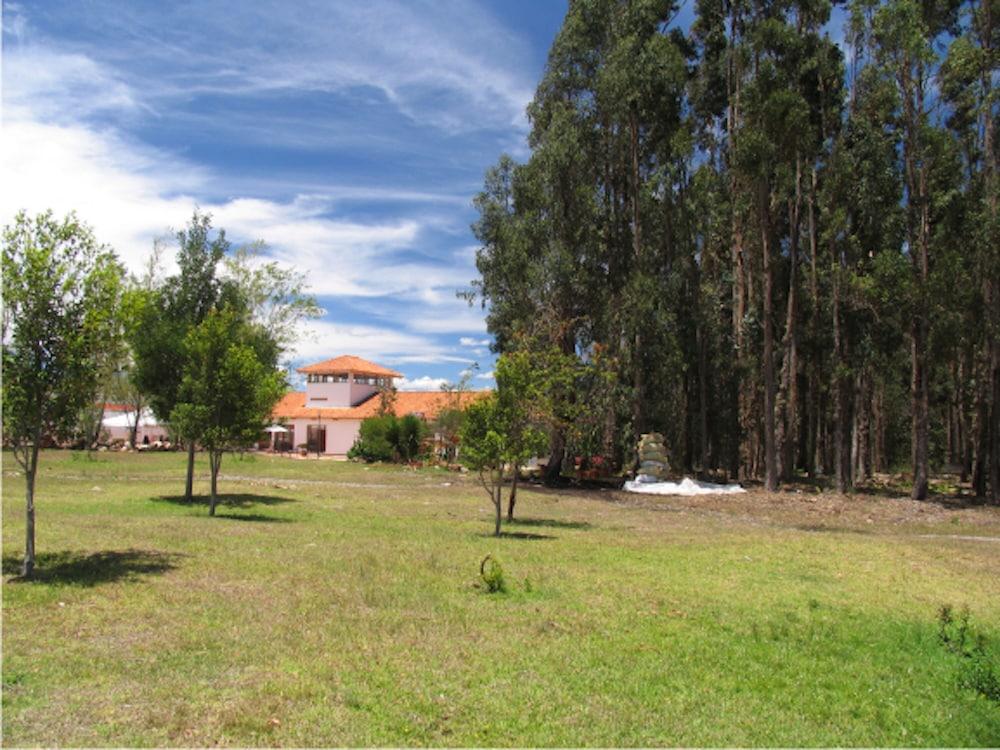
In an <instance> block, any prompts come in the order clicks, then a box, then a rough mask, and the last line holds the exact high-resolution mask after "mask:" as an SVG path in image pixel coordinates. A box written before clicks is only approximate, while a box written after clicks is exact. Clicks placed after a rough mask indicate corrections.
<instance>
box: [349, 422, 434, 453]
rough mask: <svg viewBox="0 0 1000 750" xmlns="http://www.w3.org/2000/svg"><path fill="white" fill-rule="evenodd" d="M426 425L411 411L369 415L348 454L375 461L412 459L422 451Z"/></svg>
mask: <svg viewBox="0 0 1000 750" xmlns="http://www.w3.org/2000/svg"><path fill="white" fill-rule="evenodd" d="M426 436H427V425H425V424H424V422H423V420H421V419H420V418H419V417H416V416H414V415H412V414H407V415H406V416H405V417H401V418H397V417H395V416H393V415H392V414H386V415H384V416H380V417H369V418H368V419H366V420H364V421H363V422H362V423H361V429H360V430H359V432H358V439H357V440H356V441H355V442H354V445H352V446H351V449H350V450H349V451H348V452H347V457H348V458H360V459H363V460H365V461H368V462H369V463H370V462H372V461H400V460H401V461H412V460H413V459H415V458H417V457H418V456H419V455H420V449H421V445H422V444H423V441H424V438H425V437H426Z"/></svg>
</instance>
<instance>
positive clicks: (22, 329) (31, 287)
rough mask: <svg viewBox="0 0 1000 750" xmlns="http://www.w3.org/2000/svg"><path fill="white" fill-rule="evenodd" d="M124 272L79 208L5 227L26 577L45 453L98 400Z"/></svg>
mask: <svg viewBox="0 0 1000 750" xmlns="http://www.w3.org/2000/svg"><path fill="white" fill-rule="evenodd" d="M122 277H123V270H122V267H121V265H120V264H119V263H118V261H117V259H116V258H115V255H114V253H113V252H112V251H111V250H109V249H108V248H107V247H104V246H102V245H99V244H98V242H97V240H96V239H95V237H94V235H93V232H92V231H91V230H90V229H89V228H88V227H87V226H86V225H84V224H81V223H80V222H79V221H78V220H77V219H76V217H75V216H74V215H72V214H70V215H69V216H68V217H66V218H65V219H63V220H62V221H59V220H57V219H55V218H54V217H53V215H52V213H51V212H46V213H43V214H39V215H38V216H36V217H35V218H34V219H30V218H29V217H28V216H27V214H25V213H24V212H23V211H22V212H20V213H18V214H17V216H16V217H15V219H14V223H13V224H11V225H8V226H7V227H5V229H4V233H3V338H2V340H3V435H4V439H5V440H6V441H8V442H9V443H10V445H11V446H12V447H13V449H14V456H15V457H16V459H17V461H18V463H19V464H20V465H21V467H22V468H23V469H24V475H25V512H26V524H25V533H26V535H25V547H24V563H23V565H22V568H21V573H22V575H23V576H25V577H31V575H32V574H33V572H34V569H35V479H36V477H37V472H38V457H39V449H40V448H41V447H42V444H43V442H44V441H45V440H46V439H48V438H66V437H68V436H69V433H70V432H71V431H72V430H73V428H74V427H75V425H76V419H77V415H78V414H79V412H80V410H81V409H82V408H83V407H85V406H89V405H91V404H93V402H94V400H95V398H96V397H97V389H98V380H99V376H100V372H101V366H102V363H103V362H104V361H106V359H107V358H108V353H109V352H112V351H115V350H116V349H117V348H118V347H119V345H120V336H121V333H120V331H121V321H120V315H119V314H120V305H119V301H120V296H121V295H120V292H121V288H122Z"/></svg>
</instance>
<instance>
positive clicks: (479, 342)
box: [458, 336, 490, 347]
mask: <svg viewBox="0 0 1000 750" xmlns="http://www.w3.org/2000/svg"><path fill="white" fill-rule="evenodd" d="M458 343H459V344H461V345H462V346H474V347H482V346H489V345H490V340H489V339H474V338H472V337H471V336H462V337H461V338H459V340H458Z"/></svg>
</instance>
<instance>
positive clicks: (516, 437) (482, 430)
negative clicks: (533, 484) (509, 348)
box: [462, 351, 548, 536]
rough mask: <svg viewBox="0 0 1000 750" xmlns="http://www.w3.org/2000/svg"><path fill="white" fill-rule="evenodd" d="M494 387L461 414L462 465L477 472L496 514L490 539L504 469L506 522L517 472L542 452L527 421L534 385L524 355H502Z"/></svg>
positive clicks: (542, 441)
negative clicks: (506, 479) (509, 477)
mask: <svg viewBox="0 0 1000 750" xmlns="http://www.w3.org/2000/svg"><path fill="white" fill-rule="evenodd" d="M496 381H497V390H496V391H494V392H493V393H491V394H490V395H489V396H487V397H485V398H482V399H479V400H477V401H475V402H473V403H472V404H470V405H469V407H468V408H467V409H466V412H465V424H464V425H463V426H462V460H463V461H464V462H465V463H466V464H467V465H468V466H469V467H470V468H472V469H475V470H477V471H478V472H479V477H480V481H481V482H482V484H483V488H484V489H485V490H486V492H487V494H489V496H490V500H491V502H492V503H493V505H494V508H495V510H496V527H495V532H494V533H495V534H496V536H499V535H500V520H501V515H502V507H503V497H502V489H503V484H504V472H505V469H506V467H507V466H510V467H511V470H512V472H513V476H512V480H511V494H510V498H509V500H508V508H507V520H513V519H514V503H515V502H516V496H517V475H518V468H519V467H520V465H521V464H522V463H524V462H525V461H526V460H527V459H529V458H531V457H532V456H536V455H538V454H539V453H540V452H542V451H543V450H545V449H546V447H547V445H548V440H547V438H546V436H545V433H543V432H542V431H541V430H539V429H538V428H537V427H536V426H535V422H534V420H533V419H532V413H531V404H532V401H533V399H534V395H535V393H536V392H537V381H536V379H535V371H534V369H533V367H532V363H531V359H530V355H529V353H527V352H523V351H522V352H512V353H509V354H504V355H502V356H501V357H500V359H498V360H497V366H496Z"/></svg>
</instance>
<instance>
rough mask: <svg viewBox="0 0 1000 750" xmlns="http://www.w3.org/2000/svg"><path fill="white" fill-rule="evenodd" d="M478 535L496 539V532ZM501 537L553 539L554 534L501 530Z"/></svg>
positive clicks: (526, 539) (523, 539) (525, 539)
mask: <svg viewBox="0 0 1000 750" xmlns="http://www.w3.org/2000/svg"><path fill="white" fill-rule="evenodd" d="M478 536H481V537H485V538H486V539H496V538H497V536H496V534H493V533H492V532H490V533H483V534H479V535H478ZM500 538H501V539H520V540H522V541H532V540H536V539H555V537H554V536H549V535H548V534H532V533H531V532H529V531H501V532H500Z"/></svg>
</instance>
